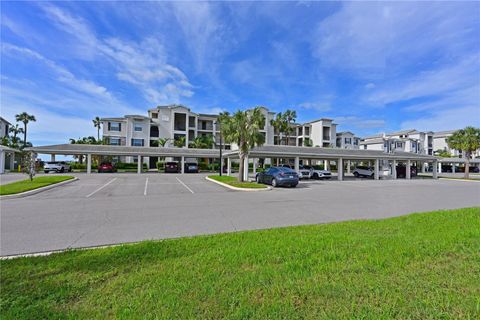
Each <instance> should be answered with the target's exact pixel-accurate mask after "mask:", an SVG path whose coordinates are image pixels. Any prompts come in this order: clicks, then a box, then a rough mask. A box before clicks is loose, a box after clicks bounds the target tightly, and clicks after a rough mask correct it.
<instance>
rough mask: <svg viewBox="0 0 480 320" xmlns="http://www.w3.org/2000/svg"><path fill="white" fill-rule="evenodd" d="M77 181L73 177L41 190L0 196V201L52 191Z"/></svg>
mask: <svg viewBox="0 0 480 320" xmlns="http://www.w3.org/2000/svg"><path fill="white" fill-rule="evenodd" d="M77 180H78V178H77V177H74V178H73V179H69V180H65V181H62V182H58V183H54V184H51V185H48V186H45V187H41V188H38V189H33V190H28V191H25V192H22V193H16V194H7V195H4V196H0V200H7V199H16V198H23V197H28V196H31V195H34V194H37V193H40V192H42V191H46V190H50V189H53V188H56V187H59V186H63V185H65V184H69V183H72V182H74V181H77Z"/></svg>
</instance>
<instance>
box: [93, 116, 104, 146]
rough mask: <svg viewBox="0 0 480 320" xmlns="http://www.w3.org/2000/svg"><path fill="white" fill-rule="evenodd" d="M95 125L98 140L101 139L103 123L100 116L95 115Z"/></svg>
mask: <svg viewBox="0 0 480 320" xmlns="http://www.w3.org/2000/svg"><path fill="white" fill-rule="evenodd" d="M92 122H93V126H94V127H95V128H97V141H100V128H101V125H102V122H101V121H100V117H95V119H93V120H92Z"/></svg>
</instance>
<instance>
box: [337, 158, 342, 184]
mask: <svg viewBox="0 0 480 320" xmlns="http://www.w3.org/2000/svg"><path fill="white" fill-rule="evenodd" d="M337 175H338V178H337V179H338V181H342V180H343V158H339V159H338V161H337Z"/></svg>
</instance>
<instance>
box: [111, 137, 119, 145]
mask: <svg viewBox="0 0 480 320" xmlns="http://www.w3.org/2000/svg"><path fill="white" fill-rule="evenodd" d="M110 145H112V146H119V145H120V138H110Z"/></svg>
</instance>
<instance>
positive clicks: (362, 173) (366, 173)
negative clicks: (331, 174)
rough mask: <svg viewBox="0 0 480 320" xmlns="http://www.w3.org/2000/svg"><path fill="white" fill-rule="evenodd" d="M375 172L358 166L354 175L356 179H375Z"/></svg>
mask: <svg viewBox="0 0 480 320" xmlns="http://www.w3.org/2000/svg"><path fill="white" fill-rule="evenodd" d="M374 174H375V172H374V171H373V168H370V167H364V166H358V167H356V168H355V170H353V175H354V176H355V177H357V178H358V177H369V178H373V175H374Z"/></svg>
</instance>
